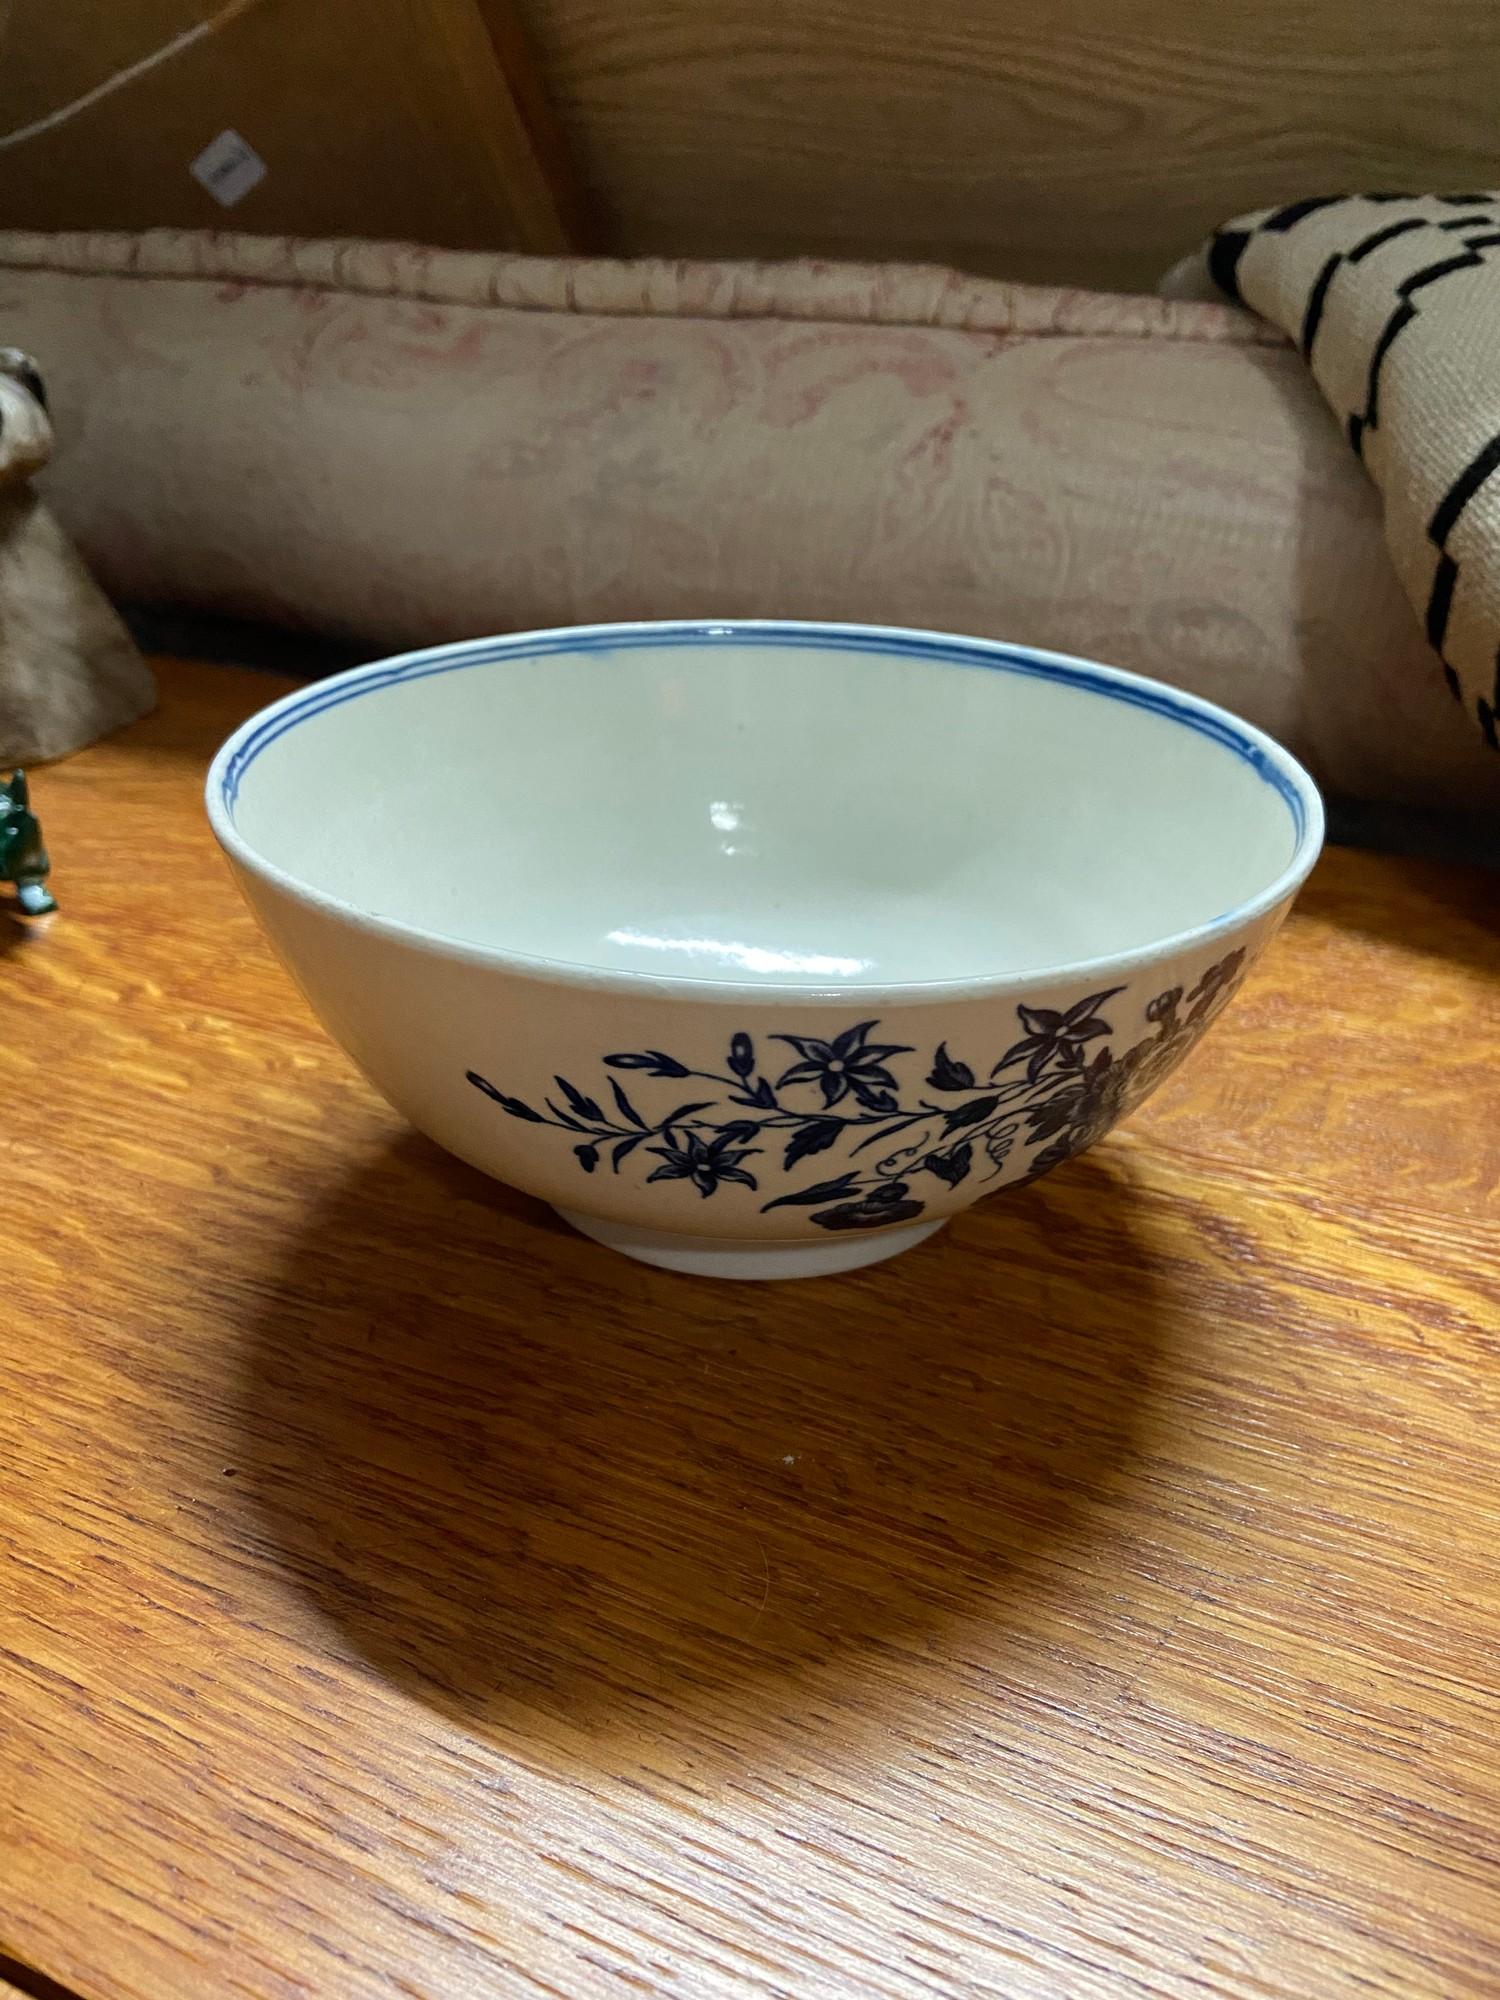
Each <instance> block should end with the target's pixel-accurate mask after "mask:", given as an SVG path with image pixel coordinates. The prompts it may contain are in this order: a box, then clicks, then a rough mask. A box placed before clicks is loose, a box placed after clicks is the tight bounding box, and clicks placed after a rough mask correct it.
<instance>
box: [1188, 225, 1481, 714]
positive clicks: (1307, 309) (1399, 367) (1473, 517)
mask: <svg viewBox="0 0 1500 2000" xmlns="http://www.w3.org/2000/svg"><path fill="white" fill-rule="evenodd" d="M1207 258H1208V266H1209V270H1210V272H1211V273H1212V275H1213V277H1214V279H1215V280H1216V282H1217V283H1218V285H1219V286H1220V288H1221V289H1222V290H1224V291H1226V292H1227V293H1228V294H1229V295H1230V297H1231V298H1234V299H1238V300H1240V301H1242V302H1243V303H1244V304H1245V305H1247V306H1249V307H1251V308H1252V309H1253V310H1254V311H1256V312H1258V313H1260V314H1261V315H1262V316H1263V317H1264V318H1266V319H1269V320H1272V321H1274V322H1275V323H1276V324H1277V325H1278V326H1280V327H1281V328H1282V329H1283V330H1284V331H1285V332H1286V333H1288V334H1290V335H1291V337H1292V339H1294V340H1295V341H1296V342H1297V343H1298V345H1299V347H1300V348H1301V351H1302V355H1303V358H1304V360H1305V361H1306V362H1307V363H1308V366H1309V367H1310V368H1311V370H1312V372H1313V376H1314V378H1315V379H1316V381H1317V383H1318V386H1319V388H1321V390H1322V391H1323V394H1324V395H1325V396H1326V397H1327V399H1328V401H1329V403H1330V404H1331V405H1332V407H1333V410H1334V414H1335V415H1336V416H1337V417H1338V419H1339V421H1340V423H1341V424H1342V425H1343V426H1344V429H1345V433H1346V435H1347V436H1348V439H1349V442H1350V444H1351V446H1352V447H1353V449H1354V450H1355V451H1356V452H1357V453H1358V455H1359V456H1360V458H1361V459H1362V460H1363V461H1364V464H1365V467H1366V469H1367V470H1368V471H1369V473H1370V476H1371V478H1372V479H1373V480H1374V481H1375V484H1376V485H1377V487H1379V489H1380V492H1381V495H1382V497H1383V500H1384V503H1385V529H1386V541H1387V543H1388V545H1389V548H1390V552H1391V556H1392V558H1393V560H1394V562H1395V565H1396V568H1397V571H1398V572H1399V574H1400V577H1401V580H1402V583H1403V584H1404V585H1405V588H1406V591H1407V594H1408V595H1409V596H1410V598H1411V600H1412V603H1413V604H1414V605H1415V607H1416V609H1417V613H1418V616H1419V617H1420V618H1421V619H1422V620H1423V622H1424V624H1425V627H1426V631H1427V637H1428V639H1429V641H1430V642H1431V644H1432V645H1433V647H1434V648H1435V649H1436V651H1437V654H1438V657H1439V658H1440V659H1441V660H1442V662H1443V669H1444V672H1445V674H1446V677H1447V681H1448V686H1449V688H1450V689H1451V691H1452V693H1453V694H1454V696H1455V698H1456V699H1457V700H1459V701H1460V702H1461V703H1462V704H1463V706H1464V707H1465V708H1466V709H1467V710H1468V711H1469V713H1470V714H1472V715H1473V716H1474V717H1475V719H1476V720H1477V721H1478V723H1479V727H1480V729H1481V730H1482V731H1483V733H1484V736H1485V739H1486V741H1487V742H1488V743H1489V745H1490V747H1491V748H1492V749H1500V738H1497V726H1500V725H1497V711H1500V195H1497V194H1494V193H1488V194H1442V195H1399V194H1367V195H1344V196H1326V197H1319V198H1314V199H1310V200H1307V201H1297V202H1292V203H1290V204H1289V205H1287V206H1285V207H1282V208H1275V209H1265V210H1262V211H1260V212H1258V213H1256V214H1254V215H1247V216H1241V217H1239V218H1238V219H1237V220H1235V221H1234V222H1231V223H1228V224H1226V225H1225V227H1224V228H1223V229H1221V230H1219V231H1218V232H1217V233H1216V235H1215V236H1214V238H1213V240H1212V242H1211V243H1210V244H1209V246H1208V250H1207Z"/></svg>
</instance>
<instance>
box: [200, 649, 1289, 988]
mask: <svg viewBox="0 0 1500 2000" xmlns="http://www.w3.org/2000/svg"><path fill="white" fill-rule="evenodd" d="M747 643H752V644H758V645H765V644H771V645H785V646H798V647H801V646H806V647H809V648H812V647H817V646H819V645H824V646H833V647H835V648H843V649H845V650H849V651H855V652H858V651H866V652H873V653H881V654H885V655H887V656H889V655H892V654H894V655H897V656H901V657H905V658H908V659H915V660H926V661H929V662H933V663H937V664H942V665H946V666H983V667H988V668H991V669H998V670H1000V671H1003V672H1009V673H1016V674H1023V675H1026V676H1028V677H1032V678H1038V679H1044V680H1052V681H1056V682H1061V683H1062V684H1064V685H1066V686H1070V687H1074V688H1078V689H1081V690H1083V691H1085V692H1088V693H1091V694H1096V695H1099V696H1102V697H1104V698H1106V699H1111V700H1116V701H1122V702H1125V703H1127V704H1129V705H1130V706H1132V707H1138V708H1146V709H1148V710H1150V711H1151V712H1153V713H1155V714H1158V715H1162V716H1165V717H1167V718H1168V719H1169V720H1171V721H1173V722H1176V723H1178V724H1179V725H1180V726H1183V727H1186V728H1190V729H1192V730H1193V731H1194V732H1195V733H1196V734H1198V735H1203V736H1207V737H1209V738H1210V739H1211V740H1212V741H1214V742H1217V743H1218V744H1219V745H1220V746H1221V747H1222V748H1223V749H1225V750H1228V751H1230V752H1231V753H1232V754H1234V755H1237V756H1238V757H1239V758H1240V759H1241V760H1242V761H1243V762H1245V763H1247V764H1249V765H1250V767H1251V768H1252V770H1254V771H1255V773H1256V775H1257V776H1258V777H1260V779H1261V780H1262V782H1263V783H1264V784H1266V785H1267V786H1268V788H1270V789H1271V790H1273V791H1275V792H1276V793H1277V794H1278V796H1279V797H1280V799H1281V801H1282V804H1283V805H1284V806H1285V807H1286V809H1287V811H1288V813H1289V815H1290V817H1291V821H1292V827H1293V832H1294V843H1293V851H1292V855H1291V858H1290V860H1289V861H1288V862H1287V864H1286V866H1285V867H1284V868H1283V869H1282V870H1281V871H1280V873H1279V874H1277V875H1276V876H1275V877H1274V878H1273V879H1272V880H1271V881H1270V882H1268V883H1267V884H1266V886H1265V887H1264V888H1262V889H1260V890H1258V891H1257V892H1256V894H1255V895H1253V896H1250V897H1246V898H1245V899H1243V900H1242V901H1241V902H1239V903H1236V904H1235V905H1234V906H1233V907H1232V908H1230V909H1228V910H1225V911H1223V912H1221V913H1220V914H1219V915H1218V916H1216V917H1213V918H1210V919H1209V920H1208V921H1207V922H1206V923H1202V924H1198V925H1194V926H1192V927H1190V928H1188V929H1186V930H1181V931H1174V932H1171V933H1169V934H1167V935H1165V936H1163V937H1159V938H1153V939H1151V940H1150V941H1149V942H1147V943H1145V944H1142V945H1138V946H1135V947H1133V948H1132V949H1131V950H1129V951H1124V952H1112V953H1108V954H1105V955H1104V956H1101V957H1096V958H1086V959H1065V960H1059V961H1058V962H1057V963H1056V964H1051V965H1038V966H1031V967H1027V968H1025V969H1024V970H1021V971H1009V972H992V973H973V974H968V973H966V974H964V976H963V977H962V978H958V979H933V980H915V979H908V980H848V981H838V982H833V981H829V980H827V979H816V978H811V977H807V978H796V977H788V978H777V979H710V978H705V977H697V976H693V975H691V974H684V973H675V972H660V973H658V972H637V971H631V970H626V969H624V968H620V967H612V966H605V965H595V964H591V963H589V962H587V961H585V960H576V959H563V958H549V957H546V956H544V955H542V954H539V953H528V952H522V951H513V950H510V949H507V948H506V947H504V946H500V945H484V944H477V943H474V942H473V941H472V940H468V939H464V938H456V937H449V936H446V935H444V934H443V933H442V932H440V931H428V930H424V929H422V928H421V927H420V926H418V925H415V924H408V923H405V922H403V921H402V920H401V919H399V918H396V917H387V916H380V915H377V914H375V913H374V912H372V911H368V910H362V909H360V908H359V907H358V906H357V905H355V904H352V903H348V902H345V901H344V900H343V899H342V898H341V897H338V896H331V895H329V894H327V893H326V892H325V891H323V890H321V889H317V888H314V887H313V886H312V885H311V884H310V883H307V882H305V881H302V880H300V879H299V878H298V877H297V876H295V875H292V874H289V873H288V872H287V871H286V870H285V869H283V868H280V867H278V866H277V865H276V864H275V863H274V862H272V861H269V860H267V859H266V857H265V856H264V855H262V854H260V853H259V852H258V851H257V850H256V849H255V848H254V847H253V846H252V845H251V843H250V842H249V841H248V840H247V839H246V838H245V836H244V835H243V834H241V833H240V832H239V830H238V828H237V827H236V825H235V822H234V808H235V804H236V802H237V800H238V797H239V790H240V786H241V784H242V782H243V780H244V777H245V773H246V772H247V771H248V770H249V769H250V767H251V765H252V764H253V763H254V762H255V761H256V759H257V758H258V757H259V756H260V754H261V753H262V751H264V750H266V749H268V748H269V747H270V745H271V744H272V743H274V742H275V741H276V740H277V738H278V737H279V736H281V735H284V734H285V733H286V732H287V731H288V730H290V729H293V728H295V727H296V726H297V724H298V723H299V722H300V721H303V720H308V719H310V718H311V717H313V716H315V715H321V714H323V713H325V712H326V711H327V710H328V709H330V708H336V707H339V706H341V705H342V704H343V703H345V702H347V701H351V700H355V699H357V698H358V697H360V696H361V695H364V694H368V693H374V692H377V691H378V690H379V689H381V688H383V687H387V686H395V685H399V684H402V683H404V682H406V681H408V680H420V679H425V678H427V677H428V676H430V675H433V674H439V673H449V672H453V671H455V670H458V669H462V668H465V667H476V666H486V665H490V664H493V663H494V662H496V661H499V660H505V659H523V660H524V659H539V658H546V657H547V656H549V655H550V654H554V653H564V652H571V651H581V652H590V651H597V652H608V651H611V650H619V649H622V648H628V649H630V650H635V649H637V648H644V647H648V646H655V645H674V644H678V645H682V644H692V645H715V644H727V645H736V644H739V645H743V644H747ZM205 803H206V806H207V811H208V820H209V825H210V827H211V828H212V830H213V833H214V837H215V838H216V839H217V841H218V842H219V845H220V846H221V847H222V848H223V849H224V851H225V853H226V854H227V855H228V856H229V858H230V860H231V861H232V862H234V863H235V864H236V865H237V866H239V867H240V868H242V869H244V870H245V871H246V872H247V873H248V874H249V875H251V876H254V877H258V878H259V879H260V880H261V881H263V882H265V883H267V884H268V885H270V886H271V887H272V888H274V889H277V890H279V891H280V892H281V893H282V894H283V895H286V896H288V897H290V898H291V899H292V900H293V901H295V902H299V903H303V904H306V905H308V906H310V907H311V908H313V909H315V910H317V911H319V912H320V913H321V914H323V915H326V916H329V917H332V918H334V919H335V920H337V921H339V922H342V923H344V924H346V925H348V926H350V927H351V928H353V929H355V930H358V931H363V932H366V933H368V934H371V935H374V936H379V937H383V938H386V939H389V940H391V941H393V942H397V943H400V944H403V945H406V946H408V947H410V948H412V949H415V950H417V951H420V952H424V953H426V954H429V955H431V956H434V957H437V958H443V959H450V960H453V959H456V960H458V961H459V962H461V963H463V964H467V965H473V966H485V967H490V968H492V969H494V970H497V971H506V972H510V973H513V974H515V975H517V976H519V977H524V978H528V979H532V980H540V981H543V982H546V983H551V984H556V985H561V986H570V987H575V988H576V987H584V988H587V989H589V990H592V991H598V992H612V993H620V994H631V993H638V994H646V993H650V994H652V995H655V996H657V997H663V998H664V997H670V996H672V995H678V996H680V997H682V998H685V999H691V1000H694V1001H697V1002H712V1001H716V1000H717V1001H722V1002H723V1003H724V1004H726V1005H735V1006H744V1005H745V1004H746V1003H747V1002H750V1001H754V1000H755V999H757V998H760V999H770V1000H776V999H789V998H790V999H795V1000H796V1001H798V1002H799V1003H804V1002H812V1003H825V1002H826V1003H828V1004H830V1005H831V1004H838V1003H846V1002H849V1001H852V1000H857V1001H859V1002H860V1003H864V1002H866V1001H875V1000H881V1001H883V1002H885V1003H886V1004H895V1003H897V1002H900V1001H902V1000H907V1001H910V1002H914V1003H915V1002H928V1001H939V1000H943V999H945V998H950V997H951V998H954V999H958V998H964V997H971V998H978V997H984V996H989V995H995V996H1000V997H1003V996H1005V995H1007V994H1011V993H1026V992H1031V991H1036V990H1041V989H1045V988H1050V987H1062V986H1068V985H1073V984H1075V983H1076V984H1089V983H1092V982H1094V981H1095V980H1096V979H1099V980H1103V981H1104V982H1105V983H1108V981H1109V980H1110V979H1111V978H1112V977H1113V976H1114V975H1116V974H1120V975H1126V976H1129V975H1131V974H1133V973H1135V972H1137V971H1139V970H1141V969H1143V968H1144V967H1146V966H1148V965H1151V964H1154V963H1156V962H1158V961H1159V960H1161V959H1165V958H1174V957H1177V956H1178V955H1180V954H1183V953H1187V952H1189V951H1192V950H1194V949H1196V948H1199V947H1201V948H1203V949H1204V950H1208V949H1211V948H1212V946H1213V945H1214V944H1215V943H1217V942H1218V941H1219V940H1221V939H1222V938H1224V937H1226V936H1228V935H1230V934H1231V933H1234V932H1237V931H1240V930H1243V929H1245V928H1246V927H1247V926H1249V925H1251V924H1253V923H1254V922H1256V920H1257V919H1258V918H1261V917H1263V916H1266V915H1268V914H1269V913H1270V912H1272V911H1274V910H1276V909H1277V908H1278V906H1280V905H1281V904H1283V903H1285V902H1288V901H1289V900H1290V899H1291V897H1293V896H1294V895H1295V894H1296V892H1297V890H1298V889H1299V888H1300V887H1301V885H1302V883H1303V882H1304V881H1305V880H1306V879H1307V876H1308V874H1309V873H1310V872H1311V870H1312V867H1313V864H1314V863H1315V862H1316V861H1317V858H1318V856H1319V854H1320V853H1321V851H1322V847H1323V836H1324V813H1323V801H1322V797H1321V795H1320V793H1319V791H1318V787H1317V785H1316V784H1315V783H1314V782H1313V779H1312V778H1311V777H1310V775H1309V774H1308V772H1307V771H1306V770H1305V769H1304V768H1303V766H1302V765H1301V764H1300V763H1299V762H1298V761H1297V759H1296V758H1295V757H1293V756H1292V755H1291V753H1290V752H1289V751H1287V750H1285V749H1283V748H1282V746H1281V745H1280V744H1279V743H1277V742H1276V741H1275V739H1274V738H1273V737H1270V736H1268V735H1266V733H1265V732H1264V731H1263V730H1261V729H1258V728H1256V726H1255V725H1254V724H1253V723H1250V722H1246V721H1244V720H1242V719H1241V718H1240V717H1239V716H1237V715H1235V714H1233V713H1232V712H1231V711H1230V710H1228V709H1226V708H1221V707H1220V706H1219V705H1218V704H1217V703H1215V702H1211V701H1206V700H1205V699H1204V698H1203V697H1202V696H1201V695H1194V694H1188V693H1186V692H1185V691H1184V690H1182V689H1180V688H1174V687H1171V686H1169V685H1167V683H1165V682H1163V681H1156V680H1152V679H1150V678H1149V677H1148V676H1146V675H1144V674H1136V673H1131V672H1128V671H1127V670H1126V669H1125V668H1123V667H1109V666H1105V665H1103V664H1102V663H1100V662H1098V661H1094V660H1088V659H1084V658H1081V657H1080V656H1078V655H1075V654H1071V653H1058V652H1053V651H1050V650H1049V649H1047V648H1045V647H1040V646H1030V645H1024V644H1021V643H1017V642H1012V641H1009V640H1000V639H982V638H974V637H966V636H963V635H960V634H956V633H951V632H938V631H931V630H926V629H923V628H921V627H915V626H901V625H865V624H860V623H857V622H851V621H841V620H829V621H824V620H820V619H790V618H721V619H708V618H671V619H650V620H618V621H612V622H607V623H600V624H588V625H559V626H546V627H538V628H536V629H534V630H527V631H523V632H512V633H505V634H498V635H495V636H490V637H480V638H474V639H459V640H452V641H448V642H445V643H442V644H439V645H434V646H423V647H419V648H417V649H415V650H413V651H410V652H405V653H395V654H391V655H389V656H387V657H384V658H381V659H378V660H372V661H369V662H367V663H366V664H365V665H363V666H357V667H351V668H348V669H346V670H345V671H343V672H341V673H336V674H330V675H329V676H328V677H327V678H326V679H323V680H318V681H313V682H310V683H308V684H307V685H305V686H302V687H298V688H294V689H293V690H292V692H291V693H289V694H286V695H283V696H282V697H281V698H280V699H279V700H277V701H274V702H271V703H269V704H268V705H267V706H266V707H264V708H262V709H259V710H257V711H256V712H255V714H253V715H251V716H249V717H248V718H247V719H246V720H245V721H244V722H242V723H241V724H240V725H239V727H238V728H237V729H235V730H234V731H233V732H232V733H231V734H230V736H229V737H228V738H226V740H225V742H224V743H223V744H222V745H221V747H220V749H219V751H218V753H217V755H216V756H215V757H214V759H213V762H212V763H211V764H210V766H209V770H208V777H207V780H206V784H205Z"/></svg>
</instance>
